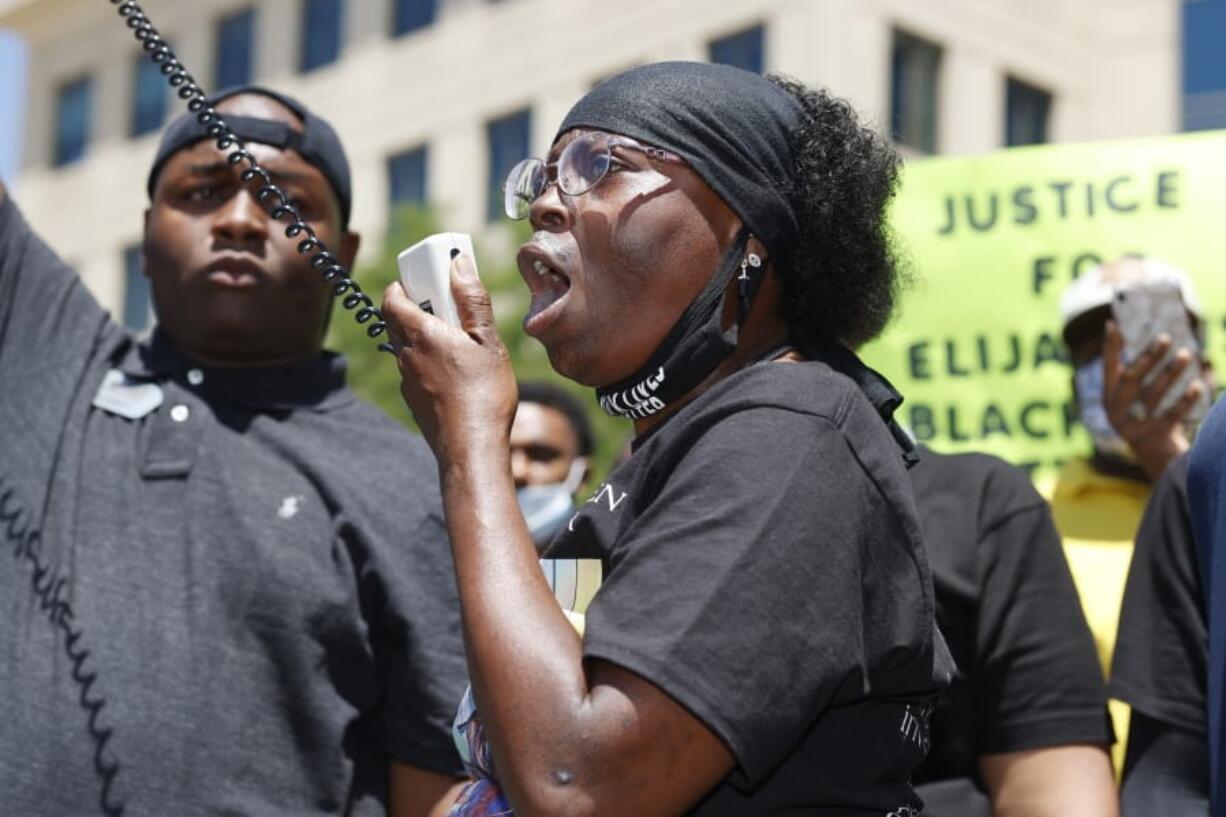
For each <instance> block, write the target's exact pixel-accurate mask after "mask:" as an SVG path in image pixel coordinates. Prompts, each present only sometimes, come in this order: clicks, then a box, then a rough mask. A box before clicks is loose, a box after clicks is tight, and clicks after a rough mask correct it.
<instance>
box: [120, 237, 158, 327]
mask: <svg viewBox="0 0 1226 817" xmlns="http://www.w3.org/2000/svg"><path fill="white" fill-rule="evenodd" d="M123 282H124V283H123V325H124V326H126V327H128V328H129V329H131V330H132V331H133V332H143V331H145V330H146V329H148V328H149V325H150V324H151V323H153V301H152V299H151V298H150V295H149V279H148V278H147V277H145V269H144V259H143V258H142V257H141V249H140V246H138V245H135V244H134V245H132V246H131V247H127V248H125V249H124V251H123Z"/></svg>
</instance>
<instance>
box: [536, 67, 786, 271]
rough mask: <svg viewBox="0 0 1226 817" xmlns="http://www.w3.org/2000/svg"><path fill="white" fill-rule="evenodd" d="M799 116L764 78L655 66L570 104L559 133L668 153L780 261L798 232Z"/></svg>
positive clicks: (628, 73) (720, 70)
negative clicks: (607, 135)
mask: <svg viewBox="0 0 1226 817" xmlns="http://www.w3.org/2000/svg"><path fill="white" fill-rule="evenodd" d="M802 115H803V112H802V111H801V108H800V105H799V103H798V102H797V101H796V99H795V98H793V97H792V95H791V94H789V93H788V92H787V91H785V90H784V89H783V88H781V87H779V86H778V85H776V84H775V83H773V82H771V81H770V80H768V79H767V78H766V77H763V76H762V75H760V74H754V73H751V72H749V71H743V70H741V69H740V68H733V67H732V66H729V65H712V64H710V63H705V62H659V63H654V64H652V65H644V66H641V67H639V68H632V69H631V70H629V71H626V72H625V73H622V74H618V75H616V76H614V77H612V78H610V79H608V80H605V81H604V82H602V83H600V84H599V85H597V86H596V87H595V88H593V89H592V91H591V92H589V93H588V94H587V96H585V97H583V99H581V100H579V102H578V103H576V105H575V107H573V108H571V109H570V113H568V114H567V115H566V119H565V120H563V121H562V126H561V127H560V128H559V129H558V136H561V135H562V134H563V133H565V132H566V131H569V130H574V129H575V128H593V129H596V130H604V131H610V132H612V133H619V134H621V135H623V136H629V137H631V138H634V139H638V140H640V141H642V142H645V143H647V144H649V145H654V146H656V147H661V148H667V149H669V150H671V151H673V152H674V153H676V154H677V155H679V156H681V157H682V158H683V159H685V161H686V162H687V163H688V164H689V166H690V167H691V168H692V169H693V170H694V172H695V173H697V174H698V175H699V177H701V178H702V180H703V181H704V182H706V183H707V184H708V185H709V186H710V187H711V189H712V190H714V191H715V192H716V193H718V194H719V196H720V198H722V199H723V200H724V201H725V202H727V204H728V206H729V207H731V208H732V211H733V212H735V213H736V214H737V215H738V216H740V217H741V220H742V221H744V222H745V224H746V225H748V226H749V229H750V230H751V231H752V232H753V234H754V235H756V236H757V237H758V238H759V239H760V240H761V241H762V243H763V244H764V245H766V248H767V250H768V251H769V252H770V254H771V256H772V257H773V258H776V259H779V260H780V261H783V260H786V259H788V258H790V257H791V254H792V250H793V249H794V247H795V244H796V236H797V234H798V233H799V232H800V224H799V220H798V218H797V215H796V210H795V209H794V208H793V207H792V205H791V203H790V202H789V201H788V198H787V190H788V188H789V187H790V185H791V182H790V178H791V174H792V169H793V167H794V165H795V158H794V156H793V152H792V143H791V134H792V132H793V131H794V130H795V129H796V128H797V127H799V126H800V124H801V121H802Z"/></svg>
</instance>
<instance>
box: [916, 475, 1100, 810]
mask: <svg viewBox="0 0 1226 817" xmlns="http://www.w3.org/2000/svg"><path fill="white" fill-rule="evenodd" d="M911 483H912V486H913V487H914V489H915V503H916V506H917V507H918V509H919V515H920V520H921V523H922V525H923V529H924V538H925V541H926V543H927V545H928V558H929V561H930V563H931V565H932V575H933V583H934V585H935V590H936V602H937V621H938V623H939V624H940V627H941V632H942V633H943V634H944V636H945V639H946V641H947V642H948V644H949V649H950V652H951V653H952V654H953V657H954V661H955V663H956V664H957V666H958V671H957V672H956V673H955V676H954V682H953V684H952V686H951V687H950V689H949V692H948V693H947V694H946V696H945V697H944V698H943V699H942V700H941V702H940V703H939V704H938V705H937V709H936V711H935V713H934V714H933V719H932V752H931V753H930V754H929V756H928V759H927V760H926V761H925V762H924V764H923V765H922V766H921V767H920V770H919V772H918V773H917V774H916V777H915V779H916V781H917V782H918V783H921V784H923V783H935V782H938V781H950V780H953V779H957V778H964V779H967V780H970V781H972V782H973V783H974V785H973V786H967V787H964V788H963V789H961V792H963V793H964V795H965V797H966V798H967V800H964V801H963V803H962V804H961V805H959V806H958V807H957V808H955V809H952V810H949V811H938V810H937V809H935V808H930V809H929V810H926V811H925V813H926V814H938V813H939V814H942V815H943V814H957V815H960V814H963V813H967V812H968V811H969V809H970V805H969V801H971V800H976V799H978V798H979V797H981V795H977V794H976V789H977V788H978V789H981V787H982V782H981V780H980V777H979V757H980V756H981V755H987V754H998V753H1002V752H1017V751H1022V750H1025V749H1037V748H1041V747H1047V746H1059V745H1065V744H1070V743H1110V742H1111V740H1112V734H1111V726H1110V721H1109V718H1108V716H1107V699H1106V691H1105V689H1104V685H1103V677H1102V671H1101V670H1100V669H1099V664H1098V659H1097V657H1096V655H1095V652H1094V640H1093V637H1092V636H1091V634H1090V630H1089V627H1088V626H1087V624H1086V620H1085V615H1084V614H1083V613H1082V610H1081V604H1080V602H1079V601H1078V598H1077V590H1076V587H1075V586H1074V584H1073V578H1072V575H1071V573H1070V572H1069V568H1068V563H1067V562H1066V561H1065V558H1064V551H1063V549H1062V547H1061V544H1060V535H1059V533H1057V531H1056V528H1055V525H1054V524H1053V522H1052V518H1051V511H1050V509H1049V508H1048V506H1047V503H1046V502H1044V501H1043V498H1042V497H1041V496H1039V494H1038V492H1037V491H1035V489H1034V486H1033V485H1032V484H1031V483H1030V480H1029V479H1028V478H1027V476H1026V475H1025V473H1023V472H1022V471H1021V470H1019V469H1017V468H1015V467H1013V466H1012V465H1009V464H1008V463H1006V462H1005V461H1003V460H1001V459H998V458H996V457H991V456H987V455H984V454H956V455H942V454H936V453H934V452H931V451H925V452H923V455H922V456H921V458H920V462H919V464H918V465H916V466H915V467H914V468H913V469H911ZM946 790H950V789H949V787H948V786H947V787H946ZM921 794H924V787H923V786H921ZM926 799H927V798H926ZM933 799H934V801H935V798H933ZM942 799H948V798H947V797H946V798H942Z"/></svg>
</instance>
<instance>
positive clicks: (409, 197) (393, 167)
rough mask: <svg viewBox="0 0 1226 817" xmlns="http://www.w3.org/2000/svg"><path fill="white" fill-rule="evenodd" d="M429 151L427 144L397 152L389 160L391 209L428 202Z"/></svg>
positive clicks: (388, 176) (388, 184)
mask: <svg viewBox="0 0 1226 817" xmlns="http://www.w3.org/2000/svg"><path fill="white" fill-rule="evenodd" d="M428 158H429V153H428V151H427V148H426V146H425V145H422V146H421V147H416V148H413V149H412V150H406V151H404V152H403V153H397V154H396V155H395V156H392V157H391V158H389V159H388V160H387V190H388V203H389V204H390V205H391V209H393V210H394V209H395V208H396V207H397V206H398V205H402V204H417V205H422V204H425V203H426V191H427V187H426V161H427V159H428Z"/></svg>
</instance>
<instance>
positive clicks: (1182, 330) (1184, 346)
mask: <svg viewBox="0 0 1226 817" xmlns="http://www.w3.org/2000/svg"><path fill="white" fill-rule="evenodd" d="M1111 308H1112V312H1113V313H1114V316H1115V322H1116V325H1117V326H1118V327H1119V331H1120V335H1121V336H1122V337H1123V340H1124V348H1123V352H1124V362H1125V365H1129V366H1131V365H1133V364H1134V363H1135V362H1137V361H1140V360H1142V359H1143V358H1144V357H1145V355H1146V353H1147V352H1150V351H1151V350H1153V349H1154V348H1155V345H1156V344H1157V343H1158V340H1159V338H1162V337H1164V336H1165V337H1166V338H1169V344H1168V345H1167V347H1166V349H1165V351H1164V352H1163V353H1162V354H1161V356H1160V357H1159V358H1158V360H1157V361H1156V363H1155V364H1154V365H1153V366H1152V367H1151V368H1150V369H1149V371H1148V372H1146V373H1145V375H1144V376H1143V377H1142V378H1141V389H1142V391H1143V392H1144V390H1146V389H1152V388H1155V387H1156V388H1159V389H1161V392H1160V394H1158V395H1152V394H1151V395H1149V397H1150V399H1149V400H1148V401H1146V400H1144V399H1143V398H1142V396H1141V395H1138V398H1137V400H1136V401H1135V402H1134V403H1133V404H1132V406H1130V408H1129V412H1130V414H1131V415H1133V416H1134V417H1136V418H1137V419H1141V418H1143V417H1161V416H1163V415H1165V414H1166V413H1167V412H1169V411H1171V409H1173V408H1175V406H1176V405H1177V404H1178V403H1179V401H1180V400H1181V399H1182V398H1183V397H1184V395H1185V394H1186V393H1187V391H1188V387H1189V386H1191V385H1192V384H1193V383H1195V382H1197V381H1198V380H1200V379H1201V375H1202V371H1201V360H1200V342H1199V340H1198V339H1197V337H1196V333H1195V332H1194V331H1193V329H1192V323H1191V321H1190V320H1189V318H1188V308H1187V306H1185V305H1184V302H1183V296H1182V294H1181V292H1180V289H1179V285H1178V284H1177V283H1175V282H1174V281H1157V282H1154V283H1149V284H1144V285H1141V286H1135V287H1128V288H1124V289H1120V290H1118V291H1117V292H1116V293H1115V297H1114V299H1113V301H1112V304H1111ZM1181 350H1186V351H1185V352H1183V354H1182V356H1180V353H1181ZM1177 356H1180V357H1177ZM1181 364H1182V370H1178V371H1177V368H1178V367H1179V366H1180V365H1181ZM1167 380H1169V381H1171V382H1169V384H1168V383H1166V382H1165V381H1167ZM1155 398H1156V402H1155ZM1147 403H1148V405H1147ZM1208 410H1209V394H1208V390H1207V389H1202V390H1201V393H1200V396H1199V398H1198V399H1197V400H1196V401H1195V402H1194V403H1193V404H1192V406H1191V407H1190V409H1189V410H1188V412H1187V414H1186V415H1185V416H1184V417H1183V420H1184V422H1186V423H1193V424H1194V423H1198V422H1200V421H1201V420H1203V419H1204V417H1205V414H1206V413H1207V412H1208Z"/></svg>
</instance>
